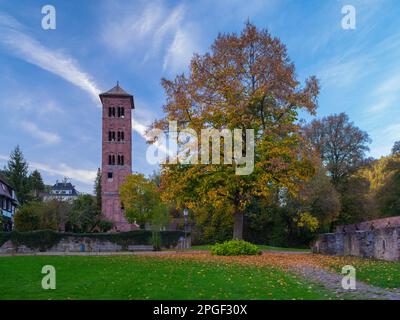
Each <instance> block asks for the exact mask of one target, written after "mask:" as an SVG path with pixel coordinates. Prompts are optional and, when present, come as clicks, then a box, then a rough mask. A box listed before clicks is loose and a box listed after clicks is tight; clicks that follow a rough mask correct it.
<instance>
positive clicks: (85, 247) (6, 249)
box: [0, 237, 153, 254]
mask: <svg viewBox="0 0 400 320" xmlns="http://www.w3.org/2000/svg"><path fill="white" fill-rule="evenodd" d="M151 250H153V246H152V245H129V246H128V247H126V248H123V246H121V245H119V244H117V243H113V242H110V241H102V240H98V239H93V238H86V237H68V238H64V239H61V240H60V241H59V242H58V243H57V244H56V245H54V246H53V247H51V248H50V249H48V250H46V252H119V251H151ZM35 252H39V249H31V248H28V247H27V246H25V245H20V246H18V247H16V246H15V245H14V244H13V243H12V242H11V240H8V241H7V242H5V243H4V244H3V245H2V246H1V247H0V254H4V253H35Z"/></svg>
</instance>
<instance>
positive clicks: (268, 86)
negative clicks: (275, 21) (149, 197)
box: [152, 23, 319, 239]
mask: <svg viewBox="0 0 400 320" xmlns="http://www.w3.org/2000/svg"><path fill="white" fill-rule="evenodd" d="M162 85H163V87H164V89H165V92H166V97H167V99H166V104H165V105H164V112H165V114H166V115H165V117H164V118H163V119H160V120H158V121H156V122H155V123H153V126H152V128H159V129H163V130H166V129H167V128H168V121H170V120H174V121H177V123H178V126H179V129H185V128H191V129H194V130H195V131H196V132H197V133H198V135H199V136H200V130H201V129H203V128H215V129H217V130H222V129H230V130H233V129H242V130H243V132H246V129H254V132H255V160H254V161H255V162H254V163H255V165H254V171H253V172H252V173H251V174H250V175H236V174H235V168H236V165H237V163H235V161H234V162H233V163H232V164H223V161H221V164H168V163H167V164H165V165H163V167H162V171H161V190H162V198H163V199H164V201H166V202H170V203H174V204H175V205H176V206H177V207H179V208H183V207H188V208H189V209H191V211H192V212H193V213H194V214H196V212H199V211H200V210H202V209H204V208H214V210H226V211H227V212H230V213H231V214H232V215H233V218H234V219H233V220H234V230H233V238H235V239H241V238H242V232H243V231H242V230H243V214H244V211H245V209H246V207H247V206H248V205H249V204H250V203H251V201H252V199H253V198H254V197H258V198H263V199H268V198H269V197H270V196H271V195H272V193H274V194H276V191H277V190H281V189H284V190H285V192H291V193H295V192H297V191H298V188H299V185H300V184H301V182H302V181H304V180H306V179H307V178H308V177H310V176H311V175H312V174H313V171H314V169H313V168H314V167H313V163H312V161H311V158H310V157H309V155H307V154H306V150H307V148H304V147H301V146H302V145H303V141H302V138H301V135H300V132H299V123H298V120H299V116H298V113H299V111H301V110H304V111H306V112H308V113H310V114H314V113H315V110H316V107H317V95H318V92H319V85H318V81H317V79H316V78H315V77H314V76H312V77H310V78H308V79H307V80H306V81H305V84H304V85H303V86H301V85H300V83H299V81H298V80H296V75H295V67H294V64H293V63H292V62H291V61H290V59H289V58H288V55H287V50H286V47H285V45H284V44H282V42H281V41H280V40H279V39H278V38H274V37H272V36H271V35H270V34H269V33H268V31H267V30H258V29H257V28H256V27H255V26H254V25H253V24H251V23H247V24H246V25H245V28H244V30H243V31H242V32H241V34H239V35H238V34H235V33H233V34H220V35H219V36H218V37H217V39H216V40H215V41H214V43H213V44H212V46H211V50H210V52H207V53H206V54H204V55H199V54H196V55H194V57H193V58H192V61H191V63H190V67H189V73H188V74H187V75H185V74H181V75H178V76H176V78H175V79H174V80H166V79H163V80H162ZM244 138H245V137H244ZM244 141H245V139H244ZM243 148H245V146H243ZM221 156H222V155H221Z"/></svg>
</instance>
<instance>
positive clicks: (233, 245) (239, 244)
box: [210, 240, 261, 256]
mask: <svg viewBox="0 0 400 320" xmlns="http://www.w3.org/2000/svg"><path fill="white" fill-rule="evenodd" d="M210 250H211V254H213V255H216V256H252V255H258V254H261V251H260V249H258V247H257V246H256V245H255V244H252V243H250V242H247V241H244V240H230V241H225V242H223V243H217V244H215V245H213V246H212V247H211V249H210Z"/></svg>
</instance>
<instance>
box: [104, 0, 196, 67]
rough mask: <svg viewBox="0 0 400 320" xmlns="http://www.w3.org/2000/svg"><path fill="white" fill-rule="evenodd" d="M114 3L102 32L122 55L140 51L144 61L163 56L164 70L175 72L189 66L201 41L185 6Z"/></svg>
mask: <svg viewBox="0 0 400 320" xmlns="http://www.w3.org/2000/svg"><path fill="white" fill-rule="evenodd" d="M110 5H111V7H107V8H106V11H107V16H108V18H107V19H106V23H105V24H104V30H103V32H102V40H103V42H104V43H105V44H106V46H107V47H108V48H109V49H111V50H113V52H117V53H119V54H121V55H132V54H137V55H138V56H139V60H142V62H147V61H149V60H150V59H152V58H159V57H160V55H161V57H163V58H162V60H161V61H163V69H164V70H170V71H172V72H176V71H182V68H183V67H185V66H187V65H188V63H189V61H190V58H191V56H192V55H193V52H194V51H195V50H196V49H197V44H196V39H195V38H196V33H195V32H194V31H195V30H194V28H193V25H192V24H190V23H187V22H186V21H185V9H186V8H185V6H184V5H182V4H181V5H177V6H175V7H173V8H167V7H166V6H165V3H164V2H161V1H150V2H146V3H143V2H142V3H139V4H137V3H135V4H134V5H131V6H127V5H126V3H125V2H124V3H123V10H120V8H121V6H122V3H119V2H115V3H114V2H113V3H112V4H110ZM192 31H193V32H192ZM189 34H190V36H189Z"/></svg>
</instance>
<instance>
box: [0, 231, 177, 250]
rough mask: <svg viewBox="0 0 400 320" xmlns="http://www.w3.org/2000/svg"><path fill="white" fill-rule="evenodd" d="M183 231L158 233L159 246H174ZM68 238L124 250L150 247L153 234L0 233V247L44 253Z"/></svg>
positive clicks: (133, 232) (147, 232)
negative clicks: (129, 246) (12, 247)
mask: <svg viewBox="0 0 400 320" xmlns="http://www.w3.org/2000/svg"><path fill="white" fill-rule="evenodd" d="M183 235H184V232H183V231H160V238H161V245H162V246H163V247H166V248H170V247H173V246H176V245H177V243H178V240H179V238H180V237H182V236H183ZM68 237H75V238H83V237H86V238H91V239H97V240H100V241H110V242H113V243H116V244H118V245H121V246H122V247H123V248H124V249H127V248H128V245H151V244H152V239H153V232H152V231H150V230H135V231H128V232H119V233H70V232H56V231H53V230H38V231H30V232H18V231H12V232H0V247H1V246H2V245H3V244H4V243H5V242H7V241H8V240H11V241H12V243H13V244H14V245H15V246H20V245H25V246H27V247H28V248H30V249H33V250H35V249H39V250H40V251H46V250H48V249H50V248H51V247H53V246H55V245H56V244H57V243H59V242H60V240H61V239H65V238H68Z"/></svg>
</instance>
